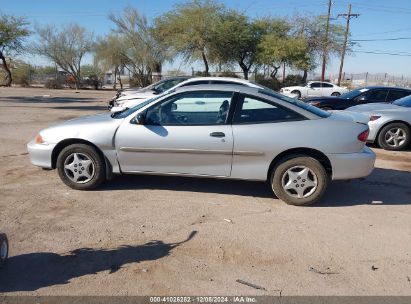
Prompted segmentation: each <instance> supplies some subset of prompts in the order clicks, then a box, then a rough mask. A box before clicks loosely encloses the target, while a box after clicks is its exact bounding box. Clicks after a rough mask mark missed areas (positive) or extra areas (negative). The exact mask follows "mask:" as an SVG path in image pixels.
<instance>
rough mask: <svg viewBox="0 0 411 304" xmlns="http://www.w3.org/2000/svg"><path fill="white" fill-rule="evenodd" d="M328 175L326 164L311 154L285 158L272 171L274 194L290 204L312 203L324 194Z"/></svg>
mask: <svg viewBox="0 0 411 304" xmlns="http://www.w3.org/2000/svg"><path fill="white" fill-rule="evenodd" d="M327 185H328V175H327V172H326V171H325V168H324V166H323V165H322V164H321V163H320V162H319V161H318V160H316V159H314V158H312V157H309V156H298V155H296V156H294V157H289V158H287V159H284V160H283V161H282V162H280V163H279V164H278V165H277V166H276V167H275V168H274V169H273V170H272V173H271V187H272V189H273V191H274V194H275V195H276V196H277V197H278V198H279V199H281V200H282V201H284V202H286V203H287V204H289V205H296V206H302V205H311V204H313V203H314V202H316V201H318V200H319V199H320V198H321V197H322V196H323V194H324V192H325V190H326V188H327Z"/></svg>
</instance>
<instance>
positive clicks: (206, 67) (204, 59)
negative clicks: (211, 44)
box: [201, 51, 210, 76]
mask: <svg viewBox="0 0 411 304" xmlns="http://www.w3.org/2000/svg"><path fill="white" fill-rule="evenodd" d="M201 56H202V57H203V61H204V67H205V71H204V73H205V75H204V76H210V74H209V73H208V71H209V67H208V61H207V57H206V55H205V53H204V51H202V52H201Z"/></svg>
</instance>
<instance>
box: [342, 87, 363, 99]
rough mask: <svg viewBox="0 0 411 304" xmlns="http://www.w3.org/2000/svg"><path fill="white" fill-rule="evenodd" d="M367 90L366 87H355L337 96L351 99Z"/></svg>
mask: <svg viewBox="0 0 411 304" xmlns="http://www.w3.org/2000/svg"><path fill="white" fill-rule="evenodd" d="M367 91H369V89H366V88H361V89H356V90H352V91H350V92H347V93H345V94H342V95H341V96H340V97H339V98H343V99H353V98H355V97H357V96H359V95H361V94H362V93H364V92H367Z"/></svg>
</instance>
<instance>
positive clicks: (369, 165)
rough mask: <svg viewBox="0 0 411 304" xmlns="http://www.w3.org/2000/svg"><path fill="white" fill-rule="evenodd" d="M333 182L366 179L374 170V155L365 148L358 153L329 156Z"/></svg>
mask: <svg viewBox="0 0 411 304" xmlns="http://www.w3.org/2000/svg"><path fill="white" fill-rule="evenodd" d="M328 158H329V159H330V161H331V166H332V171H333V176H332V179H333V180H345V179H355V178H361V177H366V176H368V175H370V173H371V172H372V170H373V169H374V164H375V158H376V157H375V153H374V152H373V151H372V150H371V149H370V148H368V147H367V146H365V147H364V149H363V150H362V151H361V152H359V153H342V154H329V155H328Z"/></svg>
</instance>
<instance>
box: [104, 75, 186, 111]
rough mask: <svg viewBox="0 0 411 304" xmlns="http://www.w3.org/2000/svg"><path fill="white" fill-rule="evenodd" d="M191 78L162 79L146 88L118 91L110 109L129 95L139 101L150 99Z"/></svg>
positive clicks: (110, 104)
mask: <svg viewBox="0 0 411 304" xmlns="http://www.w3.org/2000/svg"><path fill="white" fill-rule="evenodd" d="M190 78H191V77H189V76H178V77H169V78H165V79H162V80H160V81H158V82H156V83H153V84H151V85H149V86H147V87H145V88H127V89H123V90H118V91H117V94H116V96H114V97H113V98H112V99H111V100H110V101H109V109H111V108H112V107H113V106H114V103H115V101H116V100H117V99H119V98H121V97H124V96H128V95H138V97H137V98H138V99H143V100H146V99H149V98H152V97H154V96H155V95H159V94H162V93H164V92H165V91H167V90H168V89H170V88H172V87H174V86H175V85H177V84H179V83H180V82H183V81H185V80H187V79H190Z"/></svg>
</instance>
